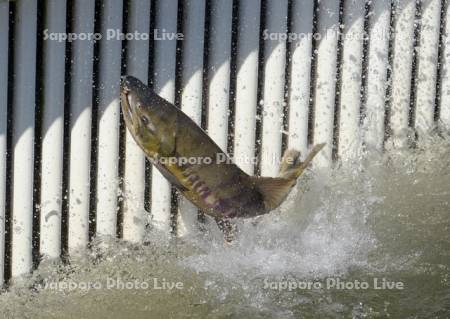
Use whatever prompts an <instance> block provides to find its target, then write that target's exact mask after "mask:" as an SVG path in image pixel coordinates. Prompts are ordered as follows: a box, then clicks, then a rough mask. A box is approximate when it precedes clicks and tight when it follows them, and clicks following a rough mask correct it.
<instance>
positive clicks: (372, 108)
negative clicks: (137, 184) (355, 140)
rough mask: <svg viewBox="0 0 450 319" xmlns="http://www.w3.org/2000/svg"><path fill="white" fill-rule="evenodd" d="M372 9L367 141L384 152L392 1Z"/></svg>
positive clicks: (373, 5) (380, 0)
mask: <svg viewBox="0 0 450 319" xmlns="http://www.w3.org/2000/svg"><path fill="white" fill-rule="evenodd" d="M371 12H372V15H371V16H370V21H369V41H370V44H369V61H368V72H367V97H366V105H365V110H366V112H365V113H366V114H365V119H364V140H365V143H366V146H367V147H368V148H373V149H376V150H378V151H381V150H382V148H383V143H384V117H385V110H386V88H387V84H386V80H387V70H388V63H389V38H390V17H391V0H377V1H372V3H371Z"/></svg>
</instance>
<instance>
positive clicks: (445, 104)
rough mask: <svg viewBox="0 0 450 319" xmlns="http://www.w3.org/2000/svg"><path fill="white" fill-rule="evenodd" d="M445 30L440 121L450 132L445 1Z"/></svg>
mask: <svg viewBox="0 0 450 319" xmlns="http://www.w3.org/2000/svg"><path fill="white" fill-rule="evenodd" d="M445 5H446V7H445V8H443V10H445V19H444V22H443V23H445V29H444V34H443V35H442V36H443V41H442V43H443V45H444V50H443V52H442V61H440V62H441V65H442V72H441V73H442V76H441V92H440V93H441V100H440V114H439V119H440V121H441V122H442V124H443V125H444V127H445V128H446V129H448V130H450V1H445Z"/></svg>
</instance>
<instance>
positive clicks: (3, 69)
mask: <svg viewBox="0 0 450 319" xmlns="http://www.w3.org/2000/svg"><path fill="white" fill-rule="evenodd" d="M0 30H3V31H2V32H1V33H0V287H1V286H2V285H3V280H4V277H3V273H4V269H5V218H6V215H5V208H6V207H5V206H6V198H5V197H6V196H5V195H6V152H7V149H6V135H7V134H6V132H7V118H8V113H7V110H8V107H7V103H8V34H9V4H8V2H2V3H0Z"/></svg>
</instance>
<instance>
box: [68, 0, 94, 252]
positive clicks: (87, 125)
mask: <svg viewBox="0 0 450 319" xmlns="http://www.w3.org/2000/svg"><path fill="white" fill-rule="evenodd" d="M94 15H95V2H94V1H90V0H84V1H77V2H75V8H74V15H73V16H74V17H75V19H74V25H73V27H74V29H73V32H74V33H76V34H82V33H93V32H94ZM72 60H73V63H72V76H71V80H72V81H71V83H72V85H71V93H70V96H71V103H70V104H71V105H70V108H71V123H70V124H71V125H70V172H69V183H70V185H69V189H70V193H69V218H68V219H69V220H68V222H69V250H75V249H77V248H81V247H83V246H86V245H87V243H88V240H89V191H90V188H89V183H90V176H89V173H90V163H91V160H90V157H91V125H92V84H93V83H92V80H93V78H92V76H93V74H92V72H93V69H92V68H93V60H94V42H93V41H89V40H84V41H74V42H73V43H72Z"/></svg>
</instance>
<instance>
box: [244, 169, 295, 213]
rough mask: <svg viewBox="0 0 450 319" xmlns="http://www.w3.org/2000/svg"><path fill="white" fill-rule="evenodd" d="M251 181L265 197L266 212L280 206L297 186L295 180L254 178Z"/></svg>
mask: <svg viewBox="0 0 450 319" xmlns="http://www.w3.org/2000/svg"><path fill="white" fill-rule="evenodd" d="M251 179H252V182H253V184H254V185H255V187H256V188H257V189H258V191H259V192H260V193H261V195H262V197H263V201H264V207H265V210H266V212H268V211H270V210H272V209H275V208H277V207H278V206H280V204H281V203H282V202H283V201H284V199H285V198H286V197H287V195H288V194H289V192H290V191H291V189H292V187H293V186H294V185H295V180H290V179H285V178H282V177H256V176H252V177H251Z"/></svg>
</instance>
